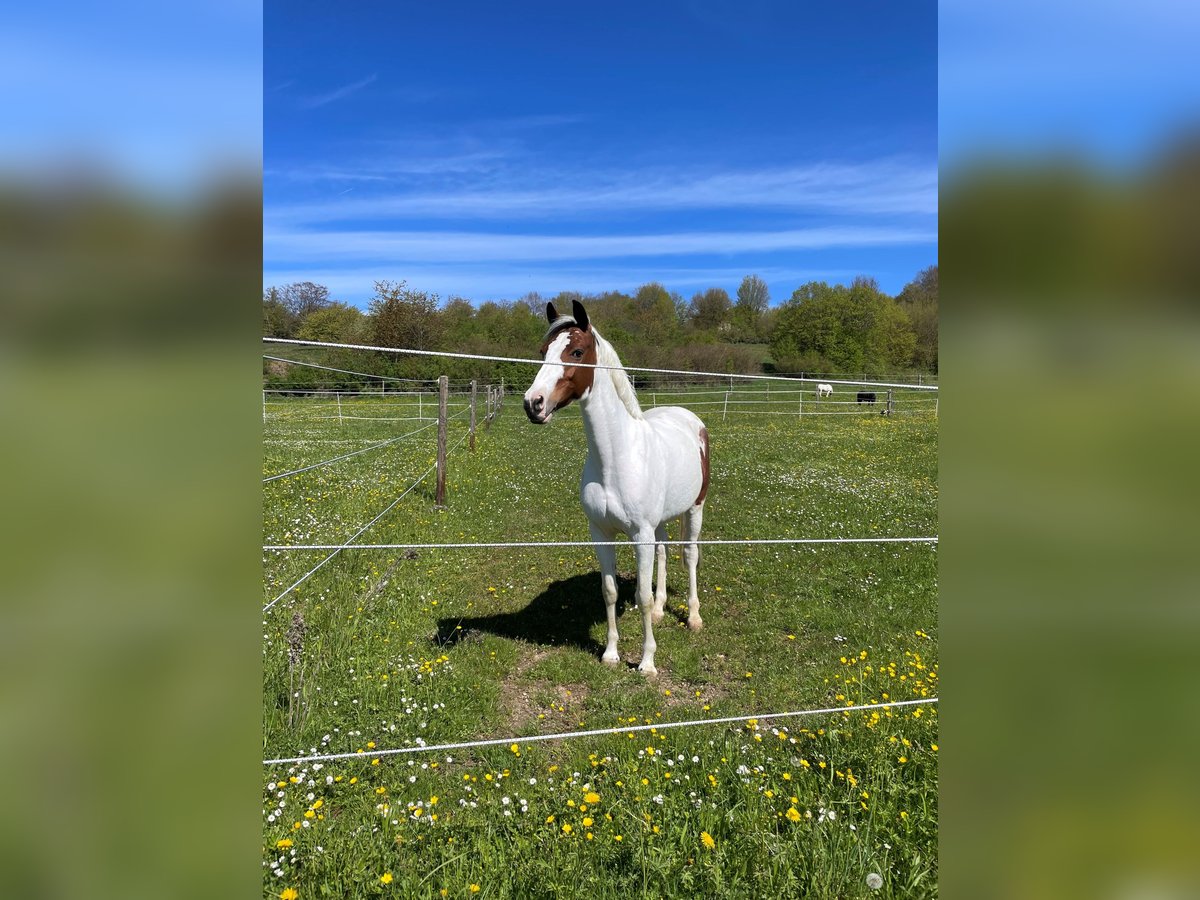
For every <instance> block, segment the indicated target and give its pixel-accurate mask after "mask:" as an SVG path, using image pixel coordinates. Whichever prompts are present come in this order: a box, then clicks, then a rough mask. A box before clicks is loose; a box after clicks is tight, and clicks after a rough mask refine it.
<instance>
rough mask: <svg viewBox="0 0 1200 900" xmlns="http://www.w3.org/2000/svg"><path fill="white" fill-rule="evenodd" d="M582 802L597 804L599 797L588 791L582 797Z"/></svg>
mask: <svg viewBox="0 0 1200 900" xmlns="http://www.w3.org/2000/svg"><path fill="white" fill-rule="evenodd" d="M583 801H584V802H585V803H599V802H600V795H599V794H597V793H596V792H595V791H588V792H587V793H586V794H584V795H583Z"/></svg>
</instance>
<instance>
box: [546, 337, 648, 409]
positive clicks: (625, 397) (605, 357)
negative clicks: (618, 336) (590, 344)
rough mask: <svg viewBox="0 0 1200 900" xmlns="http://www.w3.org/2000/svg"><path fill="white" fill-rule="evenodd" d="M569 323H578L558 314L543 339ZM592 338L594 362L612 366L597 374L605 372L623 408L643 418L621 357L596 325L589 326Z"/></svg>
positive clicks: (598, 371)
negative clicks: (594, 345)
mask: <svg viewBox="0 0 1200 900" xmlns="http://www.w3.org/2000/svg"><path fill="white" fill-rule="evenodd" d="M570 325H575V326H576V327H578V325H579V323H578V322H576V321H575V319H574V318H573V317H572V316H559V317H558V318H557V319H555V320H554V321H553V322H551V323H550V327H549V328H548V329H546V337H545V338H544V339H543V340H549V338H550V335H552V334H554V332H556V331H559V330H561V329H563V328H566V327H568V326H570ZM591 332H592V338H593V339H594V340H595V342H596V364H597V365H600V366H612V368H609V369H598V370H597V374H599V373H602V372H603V373H607V374H608V376H609V377H610V378H611V379H612V385H613V388H614V389H615V390H616V392H617V396H618V397H620V398H621V402H622V403H624V404H625V409H626V410H628V411H629V414H630V415H631V416H633V417H634V418H635V419H642V418H645V416H644V415H642V407H641V405H640V404H639V403H638V400H637V395H636V394H635V393H634V392H633V382H631V381H630V380H629V373H628V372H626V371H625V368H624V366H623V365H622V364H621V358H620V357H619V356H617V351H616V350H614V349H613V345H612V344H610V343H609V342H608V341H606V340H605V339H604V338H603V337H601V336H600V332H598V331H597V330H596V326H595V325H592V326H591Z"/></svg>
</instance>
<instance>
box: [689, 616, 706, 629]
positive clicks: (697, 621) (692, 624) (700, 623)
mask: <svg viewBox="0 0 1200 900" xmlns="http://www.w3.org/2000/svg"><path fill="white" fill-rule="evenodd" d="M703 627H704V620H703V619H701V618H700V617H699V616H688V629H689V630H691V631H699V630H700V629H701V628H703Z"/></svg>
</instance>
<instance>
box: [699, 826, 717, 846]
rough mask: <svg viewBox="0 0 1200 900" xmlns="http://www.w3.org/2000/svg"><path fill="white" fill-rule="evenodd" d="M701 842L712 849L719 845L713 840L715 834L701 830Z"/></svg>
mask: <svg viewBox="0 0 1200 900" xmlns="http://www.w3.org/2000/svg"><path fill="white" fill-rule="evenodd" d="M700 843H702V844H703V845H704V846H705V847H707V848H708V849H709V850H712V849H713V848H714V847H716V846H717V842H716V841H714V840H713V836H712V835H711V834H709V833H708V832H707V831H702V832H700Z"/></svg>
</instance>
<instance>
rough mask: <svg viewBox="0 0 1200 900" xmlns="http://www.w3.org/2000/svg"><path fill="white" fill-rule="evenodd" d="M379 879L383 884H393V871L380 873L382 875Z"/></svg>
mask: <svg viewBox="0 0 1200 900" xmlns="http://www.w3.org/2000/svg"><path fill="white" fill-rule="evenodd" d="M379 880H380V881H381V882H382V883H383V884H391V883H392V873H391V872H384V873H383V874H382V875H380V876H379Z"/></svg>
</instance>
